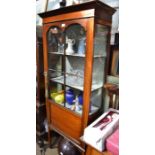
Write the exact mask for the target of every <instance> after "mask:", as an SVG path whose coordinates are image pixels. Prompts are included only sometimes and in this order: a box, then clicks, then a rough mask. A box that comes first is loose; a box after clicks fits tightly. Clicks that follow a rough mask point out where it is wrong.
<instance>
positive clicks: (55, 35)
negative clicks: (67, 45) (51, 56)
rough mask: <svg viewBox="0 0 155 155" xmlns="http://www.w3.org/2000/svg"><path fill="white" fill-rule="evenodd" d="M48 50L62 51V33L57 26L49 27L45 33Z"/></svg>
mask: <svg viewBox="0 0 155 155" xmlns="http://www.w3.org/2000/svg"><path fill="white" fill-rule="evenodd" d="M47 44H48V52H54V53H55V52H58V53H63V52H64V34H63V32H62V31H61V30H60V29H59V28H58V27H55V26H54V27H51V28H50V29H49V31H48V34H47Z"/></svg>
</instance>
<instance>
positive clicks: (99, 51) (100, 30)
mask: <svg viewBox="0 0 155 155" xmlns="http://www.w3.org/2000/svg"><path fill="white" fill-rule="evenodd" d="M107 35H108V28H107V27H106V26H104V25H99V24H96V29H95V38H94V55H101V56H106V46H107Z"/></svg>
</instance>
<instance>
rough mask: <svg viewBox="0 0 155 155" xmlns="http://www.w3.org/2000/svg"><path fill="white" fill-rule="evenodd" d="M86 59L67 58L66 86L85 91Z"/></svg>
mask: <svg viewBox="0 0 155 155" xmlns="http://www.w3.org/2000/svg"><path fill="white" fill-rule="evenodd" d="M84 61H85V60H84V59H83V58H81V57H66V84H67V85H69V86H72V87H75V88H79V89H80V90H83V82H84Z"/></svg>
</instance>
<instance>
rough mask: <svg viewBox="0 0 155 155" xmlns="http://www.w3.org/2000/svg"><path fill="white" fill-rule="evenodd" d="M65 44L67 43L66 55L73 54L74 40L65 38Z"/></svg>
mask: <svg viewBox="0 0 155 155" xmlns="http://www.w3.org/2000/svg"><path fill="white" fill-rule="evenodd" d="M66 43H67V49H66V54H74V53H75V52H74V49H73V45H74V44H75V40H74V39H68V38H66Z"/></svg>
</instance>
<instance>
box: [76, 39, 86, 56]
mask: <svg viewBox="0 0 155 155" xmlns="http://www.w3.org/2000/svg"><path fill="white" fill-rule="evenodd" d="M85 40H86V38H81V39H79V45H78V54H85Z"/></svg>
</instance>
